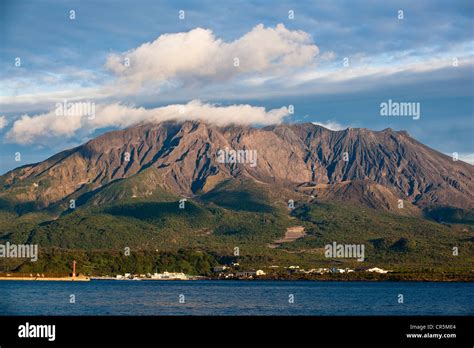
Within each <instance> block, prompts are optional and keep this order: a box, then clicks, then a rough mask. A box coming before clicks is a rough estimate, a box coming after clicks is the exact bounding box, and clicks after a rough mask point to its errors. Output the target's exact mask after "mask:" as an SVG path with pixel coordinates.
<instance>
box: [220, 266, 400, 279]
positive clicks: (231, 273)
mask: <svg viewBox="0 0 474 348" xmlns="http://www.w3.org/2000/svg"><path fill="white" fill-rule="evenodd" d="M268 268H269V269H277V268H280V266H277V265H272V266H268ZM283 268H284V269H286V271H287V273H288V274H296V273H297V274H327V273H330V274H339V273H353V272H370V273H379V274H385V273H388V272H392V271H389V270H384V269H382V268H379V267H372V268H368V267H365V268H356V269H351V268H347V267H345V268H337V267H331V268H324V267H321V268H311V269H309V270H305V269H303V268H300V266H297V265H291V266H288V267H283ZM213 272H214V273H216V274H218V277H219V278H223V279H234V278H236V279H253V278H255V277H260V276H265V275H266V273H265V271H263V270H261V269H259V270H251V271H236V270H235V269H234V268H233V267H232V266H227V265H219V266H216V267H214V268H213Z"/></svg>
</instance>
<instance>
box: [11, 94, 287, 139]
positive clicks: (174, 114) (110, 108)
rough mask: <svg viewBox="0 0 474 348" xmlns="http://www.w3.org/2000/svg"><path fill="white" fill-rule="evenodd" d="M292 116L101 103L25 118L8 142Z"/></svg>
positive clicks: (196, 104) (242, 108) (249, 109)
mask: <svg viewBox="0 0 474 348" xmlns="http://www.w3.org/2000/svg"><path fill="white" fill-rule="evenodd" d="M288 115H289V110H288V108H287V107H281V108H279V109H272V110H268V111H267V110H266V109H265V108H264V107H257V106H251V105H247V104H240V105H229V106H219V105H216V104H210V103H203V102H201V101H199V100H193V101H191V102H189V103H187V104H182V105H181V104H173V105H167V106H163V107H157V108H153V109H145V108H143V107H131V106H126V105H122V104H118V103H116V104H98V105H96V106H95V115H94V116H93V117H91V115H90V114H86V113H83V114H77V115H74V116H62V115H57V114H56V110H52V111H50V112H47V113H43V114H38V115H34V116H28V115H23V116H21V118H20V119H18V120H16V121H15V122H14V124H13V127H12V128H11V129H10V131H9V132H8V133H7V139H9V140H10V141H12V142H15V143H19V144H31V143H37V144H47V143H48V142H49V141H51V140H52V139H64V138H72V137H74V136H79V137H82V136H88V135H90V134H92V133H93V132H94V131H96V130H98V129H104V128H107V127H114V128H125V127H128V126H132V125H134V124H137V123H140V122H162V121H167V120H178V121H185V120H201V121H205V122H208V123H212V124H216V125H221V126H222V125H227V124H248V125H250V124H259V125H269V124H275V123H280V122H281V121H282V120H283V119H284V118H285V117H286V116H288Z"/></svg>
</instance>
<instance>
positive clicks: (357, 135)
mask: <svg viewBox="0 0 474 348" xmlns="http://www.w3.org/2000/svg"><path fill="white" fill-rule="evenodd" d="M224 149H228V150H229V149H234V150H249V151H255V153H256V156H257V157H256V159H257V160H256V163H254V164H255V165H254V164H252V163H248V161H247V163H221V162H222V161H219V156H218V152H219V150H224ZM232 178H234V179H235V178H240V179H246V180H251V181H255V182H259V183H265V184H270V185H272V186H274V187H280V188H281V189H283V188H285V189H288V190H293V191H295V192H296V191H299V192H300V193H304V194H306V195H308V196H310V195H312V196H313V198H314V197H316V198H318V199H321V200H349V201H354V202H358V203H362V204H364V205H367V206H369V207H372V208H375V209H382V210H394V211H396V210H397V209H395V207H396V206H397V204H396V202H398V200H399V199H401V200H403V201H404V203H405V206H406V207H408V211H410V212H415V211H416V210H417V209H416V208H414V207H412V206H411V205H415V206H417V207H419V208H430V207H436V206H450V207H458V208H463V209H467V210H472V209H473V208H474V182H473V178H474V166H472V165H469V164H467V163H464V162H461V161H456V162H455V161H453V160H452V159H451V158H450V157H448V156H446V155H443V154H441V153H439V152H437V151H435V150H432V149H430V148H428V147H426V146H424V145H423V144H421V143H419V142H417V141H416V140H414V139H412V138H411V137H410V136H409V135H408V134H407V133H406V132H395V131H393V130H391V129H386V130H383V131H370V130H367V129H350V128H349V129H346V130H344V131H330V130H328V129H325V128H323V127H321V126H315V125H313V124H294V125H286V124H284V125H278V126H271V127H265V128H252V127H242V126H229V127H217V126H214V125H209V124H206V123H202V122H184V123H175V122H164V123H159V124H141V125H137V126H135V127H131V128H128V129H125V130H121V131H114V132H109V133H106V134H103V135H101V136H99V137H97V138H95V139H93V140H91V141H89V142H87V143H86V144H84V145H81V146H79V147H77V148H74V149H71V150H67V151H64V152H61V153H59V154H57V155H55V156H53V157H51V158H49V159H47V160H46V161H43V162H41V163H37V164H32V165H26V166H23V167H20V168H17V169H15V170H13V171H11V172H9V173H7V174H5V175H3V176H2V177H0V200H1V201H2V202H3V204H2V205H3V206H17V207H18V206H20V207H25V206H26V207H27V208H26V209H27V210H28V209H30V210H31V209H38V208H45V207H52V206H61V205H62V206H66V204H67V203H68V202H69V200H70V199H73V198H74V199H78V201H80V202H90V203H92V204H95V205H97V204H105V203H110V202H114V201H117V200H119V201H120V200H124V199H129V198H131V197H135V198H140V197H146V196H152V195H156V197H157V199H158V200H162V199H165V198H163V197H165V196H167V195H172V196H173V197H178V196H181V197H191V196H194V195H196V194H200V193H203V192H206V191H209V190H211V189H212V188H214V187H216V185H218V184H219V183H221V182H223V181H225V180H228V179H232ZM295 194H296V193H295ZM158 197H161V198H158ZM405 212H406V211H405Z"/></svg>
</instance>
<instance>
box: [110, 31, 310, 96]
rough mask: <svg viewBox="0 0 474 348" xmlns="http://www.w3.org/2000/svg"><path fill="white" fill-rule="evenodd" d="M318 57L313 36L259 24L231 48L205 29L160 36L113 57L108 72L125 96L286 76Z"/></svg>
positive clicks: (231, 45) (231, 43)
mask: <svg viewBox="0 0 474 348" xmlns="http://www.w3.org/2000/svg"><path fill="white" fill-rule="evenodd" d="M318 53H319V48H318V47H317V46H316V45H315V44H314V43H312V39H311V36H310V35H309V34H308V33H306V32H304V31H299V30H293V31H292V30H288V29H287V28H286V27H285V26H284V25H283V24H278V25H277V26H276V27H274V28H272V27H267V28H265V27H264V26H263V24H259V25H257V26H255V27H254V28H253V29H252V30H251V31H249V32H248V33H246V34H245V35H243V36H242V37H240V38H238V39H237V40H235V41H232V42H225V41H223V40H222V39H219V38H216V37H215V35H214V33H213V32H212V31H211V30H209V29H202V28H196V29H193V30H191V31H189V32H184V33H174V34H163V35H160V36H159V37H158V38H157V39H156V40H154V41H153V42H147V43H144V44H142V45H141V46H139V47H137V48H135V49H132V50H129V51H127V52H124V53H121V54H111V55H109V56H108V58H107V62H106V67H107V68H108V69H109V70H110V71H112V72H113V73H114V74H115V75H116V76H117V77H118V78H119V81H120V82H122V83H123V84H125V85H126V86H127V87H128V88H129V91H131V92H132V93H133V92H136V91H137V90H138V89H140V88H141V87H150V86H153V85H158V86H161V85H163V84H165V83H167V82H170V81H174V82H178V83H187V84H189V83H191V84H194V83H209V82H213V81H217V82H225V81H229V80H231V79H233V78H235V77H237V76H239V75H245V74H279V73H284V74H286V73H288V69H289V68H297V67H302V66H306V65H308V64H311V63H312V62H313V61H314V58H315V57H316V55H317V54H318Z"/></svg>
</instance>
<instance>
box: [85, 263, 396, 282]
mask: <svg viewBox="0 0 474 348" xmlns="http://www.w3.org/2000/svg"><path fill="white" fill-rule="evenodd" d="M238 267H239V264H238V263H232V264H231V265H229V266H228V265H219V266H215V267H214V268H213V270H212V271H213V275H212V276H194V275H188V274H185V273H183V272H168V271H165V272H163V273H156V272H155V273H153V274H151V273H147V274H131V273H125V274H117V275H116V276H115V277H113V276H104V277H91V279H107V280H205V279H247V280H250V279H273V278H274V277H273V276H270V274H269V273H268V270H267V271H265V270H262V269H256V270H238ZM276 268H280V267H279V266H269V269H276ZM283 269H284V273H287V274H288V275H295V274H298V275H311V274H314V275H323V274H342V273H354V272H369V273H377V274H386V273H389V272H392V271H390V270H384V269H382V268H378V267H372V268H367V267H365V268H357V269H351V268H336V267H333V268H312V269H309V270H305V269H303V268H300V266H295V265H292V266H288V267H283Z"/></svg>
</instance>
